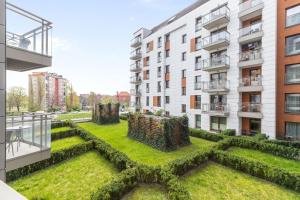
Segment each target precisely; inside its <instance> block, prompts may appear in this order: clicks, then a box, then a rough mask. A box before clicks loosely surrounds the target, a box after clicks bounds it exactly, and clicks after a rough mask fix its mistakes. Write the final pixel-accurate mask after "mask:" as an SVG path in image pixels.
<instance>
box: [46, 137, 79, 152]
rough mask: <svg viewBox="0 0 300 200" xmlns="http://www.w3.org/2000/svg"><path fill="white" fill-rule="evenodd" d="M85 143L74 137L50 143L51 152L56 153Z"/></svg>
mask: <svg viewBox="0 0 300 200" xmlns="http://www.w3.org/2000/svg"><path fill="white" fill-rule="evenodd" d="M83 142H85V141H84V140H83V139H82V138H81V137H79V136H74V137H68V138H64V139H60V140H55V141H53V142H51V151H52V152H54V151H58V150H61V149H65V148H68V147H71V146H74V145H77V144H81V143H83Z"/></svg>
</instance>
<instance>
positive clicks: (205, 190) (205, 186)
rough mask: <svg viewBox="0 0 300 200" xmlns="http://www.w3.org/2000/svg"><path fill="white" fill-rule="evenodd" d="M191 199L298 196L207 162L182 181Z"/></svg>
mask: <svg viewBox="0 0 300 200" xmlns="http://www.w3.org/2000/svg"><path fill="white" fill-rule="evenodd" d="M181 181H182V184H183V185H184V186H185V187H186V188H187V190H188V191H189V192H190V193H191V195H192V199H195V200H197V199H204V200H206V199H207V200H214V199H216V200H217V199H228V200H229V199H230V200H241V199H243V200H250V199H251V200H260V199H261V200H273V199H276V200H289V199H291V200H298V199H300V194H299V193H296V192H293V191H290V190H287V189H285V188H282V187H280V186H278V185H275V184H272V183H270V182H266V181H264V180H262V179H258V178H255V177H252V176H249V175H246V174H243V173H241V172H238V171H235V170H232V169H230V168H226V167H224V166H222V165H218V164H215V163H212V162H210V163H209V164H208V165H206V166H203V168H202V169H200V170H195V171H192V172H191V173H190V174H188V175H187V176H186V177H184V178H183V179H182V180H181Z"/></svg>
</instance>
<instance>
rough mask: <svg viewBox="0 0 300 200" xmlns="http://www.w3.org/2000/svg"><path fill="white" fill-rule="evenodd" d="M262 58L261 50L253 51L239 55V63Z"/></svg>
mask: <svg viewBox="0 0 300 200" xmlns="http://www.w3.org/2000/svg"><path fill="white" fill-rule="evenodd" d="M261 58H262V49H261V48H259V49H254V50H249V51H244V52H241V53H240V62H244V61H252V60H258V59H261Z"/></svg>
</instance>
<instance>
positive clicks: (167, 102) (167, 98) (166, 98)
mask: <svg viewBox="0 0 300 200" xmlns="http://www.w3.org/2000/svg"><path fill="white" fill-rule="evenodd" d="M165 101H166V104H169V103H170V96H166V97H165Z"/></svg>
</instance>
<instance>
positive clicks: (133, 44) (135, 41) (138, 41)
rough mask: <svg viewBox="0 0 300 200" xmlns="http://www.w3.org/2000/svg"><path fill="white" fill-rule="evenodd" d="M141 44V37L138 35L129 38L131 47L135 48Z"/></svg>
mask: <svg viewBox="0 0 300 200" xmlns="http://www.w3.org/2000/svg"><path fill="white" fill-rule="evenodd" d="M141 45H142V38H141V37H140V36H139V37H136V38H134V39H133V40H131V47H132V48H137V47H140V46H141Z"/></svg>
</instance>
